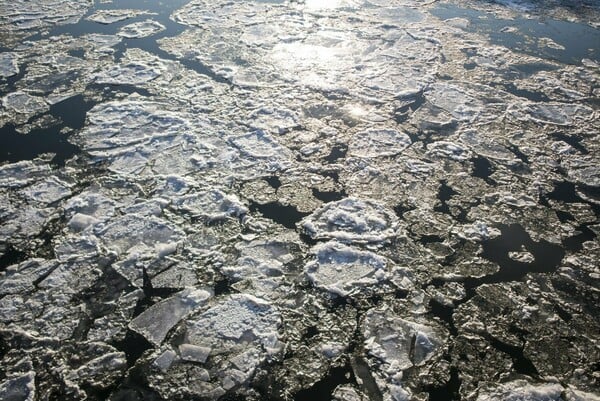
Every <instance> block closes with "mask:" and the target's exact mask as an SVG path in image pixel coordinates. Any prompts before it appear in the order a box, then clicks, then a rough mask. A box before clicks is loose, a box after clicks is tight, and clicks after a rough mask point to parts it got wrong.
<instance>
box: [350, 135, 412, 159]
mask: <svg viewBox="0 0 600 401" xmlns="http://www.w3.org/2000/svg"><path fill="white" fill-rule="evenodd" d="M411 143H412V142H411V140H410V137H409V136H408V135H406V134H405V133H403V132H398V131H396V130H391V129H369V130H366V131H362V132H359V133H358V134H356V135H355V136H354V137H353V138H352V140H351V141H350V146H349V152H350V154H351V155H353V156H358V157H383V156H394V155H397V154H398V153H401V152H402V151H403V150H404V149H406V148H408V147H409V146H410V144H411Z"/></svg>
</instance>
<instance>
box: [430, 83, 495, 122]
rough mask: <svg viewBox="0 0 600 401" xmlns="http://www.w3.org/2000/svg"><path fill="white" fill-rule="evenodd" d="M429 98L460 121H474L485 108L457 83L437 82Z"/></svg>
mask: <svg viewBox="0 0 600 401" xmlns="http://www.w3.org/2000/svg"><path fill="white" fill-rule="evenodd" d="M427 100H429V101H430V102H431V103H432V104H434V105H435V106H438V107H440V108H442V109H444V110H446V111H447V112H448V113H450V114H451V115H452V116H453V117H454V118H456V119H457V120H460V121H472V120H473V119H474V118H475V117H477V115H478V114H479V113H480V112H481V111H482V110H483V105H482V104H481V102H480V101H479V100H477V99H476V98H475V97H473V96H471V95H470V94H469V93H468V92H467V91H466V90H465V89H463V88H460V87H458V86H456V85H452V84H446V83H437V84H435V85H433V86H432V88H431V91H430V92H428V93H427Z"/></svg>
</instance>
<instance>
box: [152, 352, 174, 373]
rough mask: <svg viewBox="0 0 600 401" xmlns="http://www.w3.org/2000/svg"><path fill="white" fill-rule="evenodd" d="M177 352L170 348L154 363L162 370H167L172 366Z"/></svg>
mask: <svg viewBox="0 0 600 401" xmlns="http://www.w3.org/2000/svg"><path fill="white" fill-rule="evenodd" d="M176 356H177V354H176V353H175V351H173V350H172V349H168V350H166V351H165V352H163V353H162V354H160V355H159V356H158V358H156V359H155V360H154V362H153V363H152V365H153V366H154V367H156V368H158V369H159V370H160V371H162V372H166V371H167V370H169V368H170V367H171V364H172V363H173V361H174V360H175V357H176Z"/></svg>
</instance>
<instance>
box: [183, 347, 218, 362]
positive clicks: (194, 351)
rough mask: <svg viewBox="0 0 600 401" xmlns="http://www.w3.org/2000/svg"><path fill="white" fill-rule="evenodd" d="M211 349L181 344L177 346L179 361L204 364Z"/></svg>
mask: <svg viewBox="0 0 600 401" xmlns="http://www.w3.org/2000/svg"><path fill="white" fill-rule="evenodd" d="M210 351H211V349H210V348H208V347H200V346H198V345H192V344H181V345H180V346H179V353H180V354H181V359H183V360H184V361H190V362H199V363H204V362H206V360H207V359H208V356H209V355H210Z"/></svg>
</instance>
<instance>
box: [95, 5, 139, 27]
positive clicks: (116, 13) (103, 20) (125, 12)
mask: <svg viewBox="0 0 600 401" xmlns="http://www.w3.org/2000/svg"><path fill="white" fill-rule="evenodd" d="M143 14H148V12H147V11H142V10H131V9H122V10H97V11H96V12H94V13H93V14H92V15H90V16H89V17H87V19H88V20H90V21H94V22H98V23H99V24H113V23H115V22H119V21H124V20H126V19H129V18H134V17H137V16H138V15H143Z"/></svg>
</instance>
